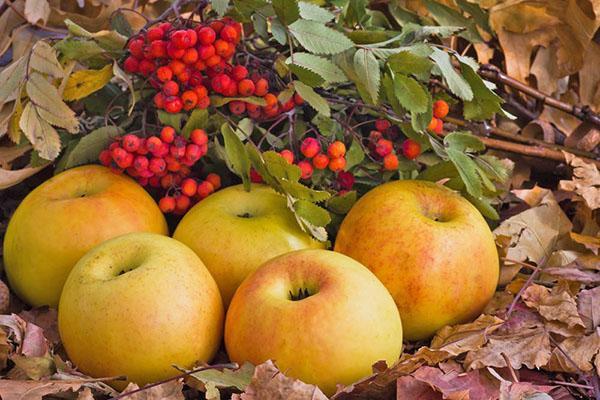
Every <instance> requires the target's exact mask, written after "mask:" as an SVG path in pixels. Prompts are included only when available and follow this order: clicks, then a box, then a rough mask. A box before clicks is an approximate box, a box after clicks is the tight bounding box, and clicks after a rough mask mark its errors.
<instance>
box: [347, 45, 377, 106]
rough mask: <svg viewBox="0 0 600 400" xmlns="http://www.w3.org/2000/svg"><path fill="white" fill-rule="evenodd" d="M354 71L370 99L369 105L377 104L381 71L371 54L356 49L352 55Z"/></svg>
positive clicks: (367, 51)
mask: <svg viewBox="0 0 600 400" xmlns="http://www.w3.org/2000/svg"><path fill="white" fill-rule="evenodd" d="M354 70H355V71H356V74H357V76H358V79H360V80H361V81H363V83H364V85H365V88H366V90H367V92H368V93H369V95H370V97H371V99H370V103H373V104H377V103H378V102H379V88H380V87H381V70H380V69H379V63H378V62H377V59H376V58H375V56H374V55H373V52H371V51H370V50H367V49H358V50H357V51H356V53H354Z"/></svg>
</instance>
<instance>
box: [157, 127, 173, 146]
mask: <svg viewBox="0 0 600 400" xmlns="http://www.w3.org/2000/svg"><path fill="white" fill-rule="evenodd" d="M176 135H177V133H176V132H175V129H174V128H173V127H172V126H165V127H163V128H162V130H161V131H160V138H161V140H162V141H163V142H164V143H173V140H174V139H175V136H176Z"/></svg>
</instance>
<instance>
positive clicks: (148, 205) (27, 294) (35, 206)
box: [4, 165, 168, 307]
mask: <svg viewBox="0 0 600 400" xmlns="http://www.w3.org/2000/svg"><path fill="white" fill-rule="evenodd" d="M129 232H154V233H160V234H165V235H166V234H167V233H168V230H167V224H166V222H165V218H164V216H163V215H162V213H161V212H160V209H159V208H158V206H157V205H156V203H155V202H154V200H153V199H152V197H150V195H149V194H148V193H147V192H146V191H145V190H144V189H143V188H142V187H141V186H140V185H138V184H137V183H136V182H134V181H133V180H131V179H129V178H126V177H123V176H119V175H117V174H115V173H113V172H112V171H110V170H109V169H108V168H105V167H100V166H96V165H88V166H84V167H79V168H74V169H70V170H68V171H65V172H62V173H60V174H58V175H56V176H55V177H53V178H51V179H49V180H47V181H46V182H44V183H43V184H41V185H40V186H38V187H37V188H36V189H35V190H33V191H32V192H31V193H29V194H28V195H27V197H25V199H24V200H23V202H22V203H21V204H20V205H19V207H18V208H17V210H16V212H15V214H14V215H13V217H12V218H11V220H10V223H9V224H8V229H7V231H6V236H5V238H4V266H5V269H6V274H7V276H8V281H9V283H10V286H11V288H12V289H13V291H15V293H16V294H17V295H18V296H19V297H20V298H21V299H23V300H24V301H25V302H27V303H29V304H31V305H32V306H42V305H49V306H52V307H56V306H57V305H58V299H59V298H60V292H61V290H62V287H63V284H64V282H65V279H67V275H68V274H69V271H71V268H73V266H74V265H75V263H77V261H78V260H79V259H80V258H81V257H82V256H83V255H84V254H85V253H86V252H87V251H88V250H89V249H91V248H92V247H94V246H95V245H97V244H99V243H101V242H103V241H105V240H107V239H110V238H113V237H115V236H119V235H122V234H124V233H129Z"/></svg>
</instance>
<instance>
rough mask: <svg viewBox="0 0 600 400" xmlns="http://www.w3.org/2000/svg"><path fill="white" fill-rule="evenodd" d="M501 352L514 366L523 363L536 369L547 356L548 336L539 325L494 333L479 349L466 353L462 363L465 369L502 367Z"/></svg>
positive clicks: (502, 358) (548, 357) (544, 361)
mask: <svg viewBox="0 0 600 400" xmlns="http://www.w3.org/2000/svg"><path fill="white" fill-rule="evenodd" d="M502 353H504V354H505V355H506V356H507V357H508V359H509V360H510V364H511V365H512V367H513V368H514V369H519V368H521V367H522V366H523V365H525V366H526V367H527V368H540V367H542V366H544V365H546V364H547V363H548V360H549V359H550V353H551V351H550V337H549V335H548V332H547V331H546V330H545V329H544V328H543V327H532V328H522V329H519V330H517V331H514V330H513V331H511V332H508V333H505V334H501V335H500V334H494V335H491V336H490V337H489V341H488V343H487V344H486V345H485V346H484V347H483V348H481V349H479V350H474V351H470V352H468V353H467V357H466V358H465V363H464V365H465V366H466V367H467V369H478V368H484V367H506V361H505V360H504V357H502Z"/></svg>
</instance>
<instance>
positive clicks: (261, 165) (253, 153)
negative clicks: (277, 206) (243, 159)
mask: <svg viewBox="0 0 600 400" xmlns="http://www.w3.org/2000/svg"><path fill="white" fill-rule="evenodd" d="M246 153H247V154H248V158H249V160H250V164H251V165H252V168H254V169H255V170H256V172H258V173H259V174H260V176H261V177H262V178H263V181H265V183H266V184H267V185H269V186H271V187H272V188H273V189H274V190H275V191H276V192H277V193H281V194H283V190H282V189H281V187H280V186H279V183H278V182H277V180H276V179H275V178H273V177H272V176H271V175H270V174H269V171H267V167H266V165H265V161H264V159H263V157H262V155H261V153H260V151H259V150H258V148H257V147H256V146H255V145H254V144H253V143H252V142H250V141H248V142H247V143H246Z"/></svg>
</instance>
